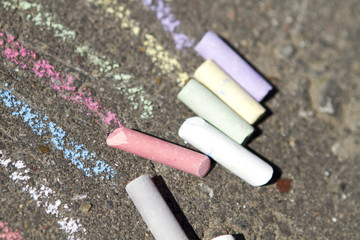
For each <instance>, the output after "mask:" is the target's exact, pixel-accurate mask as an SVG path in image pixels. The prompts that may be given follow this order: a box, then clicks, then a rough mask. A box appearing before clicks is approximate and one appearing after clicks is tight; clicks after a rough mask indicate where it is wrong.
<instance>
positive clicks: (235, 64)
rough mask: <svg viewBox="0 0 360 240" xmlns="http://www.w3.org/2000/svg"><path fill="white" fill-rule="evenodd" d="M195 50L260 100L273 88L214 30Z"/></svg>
mask: <svg viewBox="0 0 360 240" xmlns="http://www.w3.org/2000/svg"><path fill="white" fill-rule="evenodd" d="M195 51H197V52H198V53H199V54H200V55H201V56H202V57H203V58H204V59H206V60H207V59H212V60H213V61H214V62H215V63H216V64H217V65H219V66H220V67H221V68H222V69H223V70H224V71H225V72H226V73H227V74H229V75H230V77H232V78H233V79H234V80H235V81H236V82H237V83H238V84H239V85H240V86H241V87H242V88H243V89H245V90H246V91H247V92H248V93H249V94H250V95H251V96H252V97H253V98H255V99H256V101H258V102H260V101H261V100H263V98H264V97H265V96H266V95H267V94H268V93H269V91H270V90H271V89H272V86H271V85H270V83H268V82H267V81H266V80H265V79H264V78H263V77H262V76H261V75H260V74H259V73H258V72H257V71H256V70H255V69H254V68H252V67H251V66H250V65H249V64H248V63H247V62H246V61H245V60H244V59H242V57H241V56H239V54H237V53H236V52H235V51H234V50H233V49H232V48H231V47H230V46H229V45H227V44H226V43H225V42H224V40H222V39H221V38H220V37H219V36H218V35H217V34H215V33H214V32H211V31H209V32H207V33H206V34H205V35H204V36H203V38H202V39H201V40H200V42H199V43H198V44H197V45H196V46H195Z"/></svg>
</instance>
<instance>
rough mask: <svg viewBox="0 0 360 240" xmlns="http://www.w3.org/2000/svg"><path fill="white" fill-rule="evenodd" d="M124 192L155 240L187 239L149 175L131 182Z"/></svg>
mask: <svg viewBox="0 0 360 240" xmlns="http://www.w3.org/2000/svg"><path fill="white" fill-rule="evenodd" d="M126 192H127V193H128V194H129V196H130V198H131V200H132V201H133V202H134V204H135V207H136V209H137V210H138V211H139V212H140V215H141V217H142V218H143V219H144V221H145V223H146V225H147V226H148V227H149V229H150V231H151V233H152V235H153V236H154V238H155V239H156V240H168V239H172V240H187V239H188V238H187V236H186V234H185V233H184V231H183V229H182V228H181V226H180V224H179V223H178V221H177V220H176V218H175V216H174V214H173V213H172V212H171V210H170V208H169V206H168V205H167V204H166V202H165V200H164V199H163V197H162V196H161V194H160V192H159V190H158V189H157V188H156V186H155V184H154V182H153V181H152V180H151V178H150V177H149V175H142V176H140V177H138V178H136V179H135V180H133V181H131V182H130V183H129V184H128V185H126Z"/></svg>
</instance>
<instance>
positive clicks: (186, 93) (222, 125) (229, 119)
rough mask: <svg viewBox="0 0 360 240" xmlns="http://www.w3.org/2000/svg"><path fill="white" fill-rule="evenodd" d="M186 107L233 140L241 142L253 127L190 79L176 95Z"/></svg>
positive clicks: (251, 131) (252, 130) (250, 132)
mask: <svg viewBox="0 0 360 240" xmlns="http://www.w3.org/2000/svg"><path fill="white" fill-rule="evenodd" d="M177 97H178V98H179V99H180V100H181V101H182V102H183V103H184V104H185V105H186V106H187V107H188V108H190V109H191V110H192V111H193V112H195V113H196V114H197V115H198V116H200V117H201V118H203V119H205V120H206V121H208V122H209V123H211V124H212V125H214V126H215V127H216V128H217V129H219V130H220V131H222V132H223V133H224V134H226V135H227V136H229V137H230V138H231V139H233V140H234V141H235V142H237V143H239V144H242V143H243V142H244V141H245V139H246V138H247V137H248V136H250V135H251V134H252V133H253V132H254V128H253V127H252V126H251V125H250V124H248V123H247V122H246V121H245V120H244V119H242V118H241V117H239V115H237V114H236V113H235V112H234V111H233V110H231V109H230V108H229V107H228V106H227V105H226V104H225V103H223V102H222V101H221V100H220V99H218V98H217V97H216V96H215V95H214V94H213V93H212V92H211V91H210V90H209V89H207V88H206V87H204V86H203V85H202V84H201V83H199V82H197V81H195V80H193V79H191V80H190V81H189V82H188V83H187V84H186V85H185V87H184V88H183V89H182V90H181V91H180V92H179V94H178V96H177Z"/></svg>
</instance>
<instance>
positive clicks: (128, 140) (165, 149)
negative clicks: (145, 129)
mask: <svg viewBox="0 0 360 240" xmlns="http://www.w3.org/2000/svg"><path fill="white" fill-rule="evenodd" d="M106 143H107V145H109V146H110V147H114V148H117V149H120V150H124V151H126V152H129V153H132V154H135V155H138V156H141V157H143V158H147V159H150V160H153V161H156V162H159V163H162V164H165V165H167V166H169V167H173V168H176V169H179V170H181V171H184V172H188V173H191V174H193V175H195V176H198V177H204V176H205V175H206V173H207V172H208V171H209V169H210V159H209V158H208V157H207V156H205V155H203V154H201V153H198V152H195V151H192V150H190V149H187V148H184V147H181V146H178V145H175V144H173V143H170V142H167V141H164V140H161V139H159V138H155V137H152V136H150V135H147V134H144V133H141V132H137V131H134V130H131V129H128V128H125V127H121V128H117V129H116V130H115V131H114V132H112V133H111V134H110V135H109V136H108V138H107V139H106Z"/></svg>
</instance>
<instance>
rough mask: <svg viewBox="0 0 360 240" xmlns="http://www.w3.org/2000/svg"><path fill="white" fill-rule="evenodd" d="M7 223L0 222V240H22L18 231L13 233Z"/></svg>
mask: <svg viewBox="0 0 360 240" xmlns="http://www.w3.org/2000/svg"><path fill="white" fill-rule="evenodd" d="M8 225H9V223H7V222H0V239H5V240H22V239H24V238H23V237H22V236H21V234H20V232H19V230H17V229H16V230H15V231H13V230H12V229H11V228H9V227H8Z"/></svg>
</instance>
